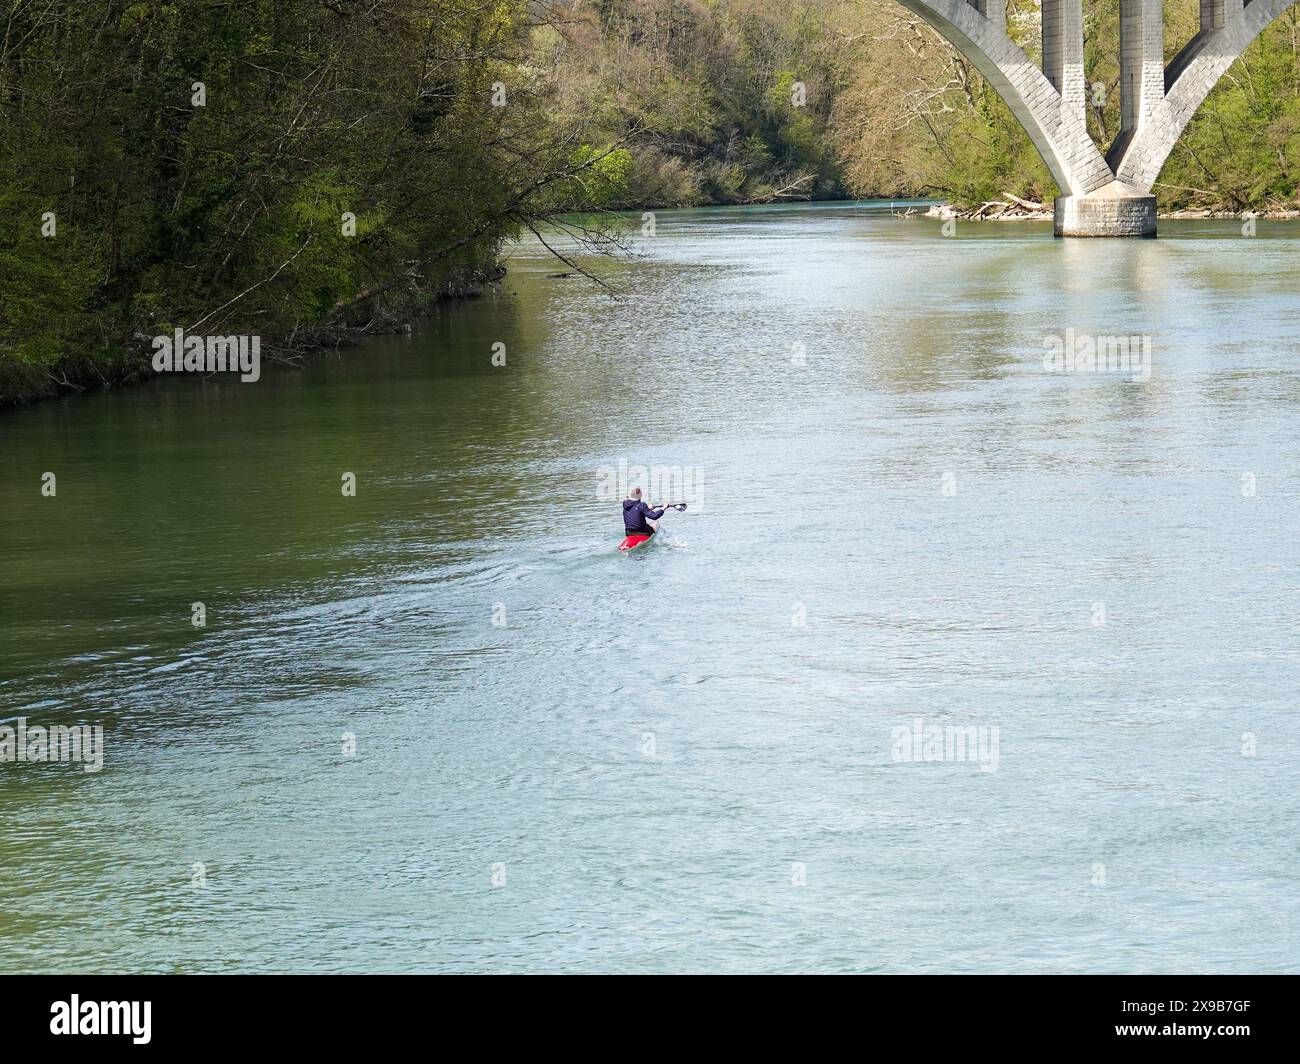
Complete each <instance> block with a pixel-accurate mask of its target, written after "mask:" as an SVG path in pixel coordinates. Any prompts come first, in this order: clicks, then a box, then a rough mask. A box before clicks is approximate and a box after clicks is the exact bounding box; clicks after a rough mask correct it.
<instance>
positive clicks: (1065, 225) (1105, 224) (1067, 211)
mask: <svg viewBox="0 0 1300 1064" xmlns="http://www.w3.org/2000/svg"><path fill="white" fill-rule="evenodd" d="M1055 208H1056V212H1055V213H1056V223H1055V228H1054V230H1053V231H1054V232H1055V234H1056V235H1057V236H1139V237H1143V236H1145V237H1152V236H1155V235H1156V198H1155V196H1153V195H1151V194H1150V193H1149V192H1142V191H1141V190H1140V189H1136V188H1134V187H1133V186H1132V185H1126V184H1124V182H1122V181H1112V182H1111V183H1110V184H1109V185H1106V186H1104V187H1103V188H1100V189H1098V190H1097V191H1096V192H1089V193H1088V194H1087V195H1086V196H1059V197H1057V199H1056V203H1055Z"/></svg>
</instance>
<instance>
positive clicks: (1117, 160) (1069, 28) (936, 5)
mask: <svg viewBox="0 0 1300 1064" xmlns="http://www.w3.org/2000/svg"><path fill="white" fill-rule="evenodd" d="M898 3H900V4H901V5H902V6H903V7H905V8H907V9H908V10H909V11H911V12H913V13H914V14H916V15H918V16H920V17H921V18H922V19H924V20H925V21H926V22H927V23H928V24H929V25H930V26H932V27H933V28H934V29H935V30H936V31H937V32H938V33H939V34H940V35H941V36H943V37H944V38H945V39H946V40H947V41H948V42H949V43H950V44H952V45H953V47H955V48H956V49H957V50H958V51H959V52H961V53H962V55H964V56H965V57H966V58H967V59H968V60H969V61H970V62H971V63H972V64H973V65H974V66H975V68H976V69H977V70H978V71H979V72H980V74H981V75H982V76H983V77H984V79H985V80H986V81H987V82H988V83H989V85H990V86H991V87H992V88H993V89H994V91H996V92H997V93H998V95H999V96H1001V97H1002V99H1003V100H1004V101H1005V102H1006V103H1007V106H1009V107H1010V108H1011V111H1012V113H1013V114H1014V115H1015V116H1016V119H1017V120H1018V121H1019V122H1020V124H1021V126H1023V127H1024V129H1025V132H1026V133H1028V135H1029V138H1030V140H1031V141H1032V142H1033V144H1034V147H1035V148H1036V149H1037V150H1038V153H1039V154H1040V155H1041V156H1042V158H1043V161H1044V162H1045V163H1046V164H1047V168H1048V170H1049V171H1050V172H1051V174H1052V178H1053V179H1054V180H1055V181H1056V183H1057V185H1058V186H1059V187H1060V190H1061V193H1062V195H1061V197H1060V198H1058V199H1057V201H1056V234H1057V235H1058V236H1154V235H1155V231H1156V215H1155V197H1154V196H1152V195H1151V189H1152V187H1153V186H1154V184H1155V182H1156V179H1157V178H1158V177H1159V176H1160V171H1161V169H1162V168H1163V167H1164V164H1165V162H1166V160H1167V159H1168V158H1169V155H1170V153H1171V152H1172V151H1173V149H1174V146H1175V145H1176V144H1177V143H1178V138H1179V137H1180V136H1181V135H1182V133H1183V131H1184V130H1185V129H1186V128H1187V124H1188V123H1189V122H1190V121H1191V119H1192V116H1193V115H1194V114H1195V113H1196V111H1197V110H1198V109H1199V108H1200V106H1201V104H1203V103H1204V102H1205V98H1206V97H1207V96H1208V95H1209V94H1210V91H1211V90H1212V89H1213V88H1214V86H1215V85H1216V84H1218V82H1219V79H1220V78H1222V77H1223V75H1224V73H1226V72H1227V70H1228V68H1229V67H1230V66H1232V64H1233V63H1234V62H1236V60H1237V59H1239V58H1240V57H1241V55H1242V53H1243V52H1244V51H1245V50H1246V48H1247V47H1249V45H1250V44H1251V43H1252V42H1253V41H1254V40H1255V38H1256V37H1258V36H1259V35H1260V33H1262V32H1263V31H1264V29H1265V28H1266V27H1267V26H1268V25H1269V24H1270V23H1271V22H1273V21H1274V20H1275V19H1277V18H1278V17H1279V16H1280V15H1282V14H1283V13H1284V12H1286V11H1287V10H1288V9H1289V8H1290V7H1292V6H1294V4H1295V3H1297V0H1201V29H1200V32H1199V33H1197V35H1196V36H1195V37H1194V38H1193V39H1192V40H1191V41H1190V42H1189V43H1188V45H1187V46H1186V47H1185V48H1184V49H1183V50H1182V51H1181V52H1180V53H1179V54H1178V55H1177V56H1176V57H1175V58H1174V60H1173V61H1172V62H1171V63H1170V64H1169V66H1168V68H1166V67H1165V63H1164V10H1163V5H1162V0H1120V56H1119V65H1120V103H1121V128H1120V132H1119V135H1118V136H1117V137H1116V139H1115V142H1114V143H1113V144H1112V145H1111V147H1110V149H1109V151H1107V152H1106V154H1105V155H1104V156H1103V155H1102V154H1101V152H1100V150H1099V149H1098V147H1097V145H1096V144H1095V143H1094V142H1093V140H1092V138H1091V136H1089V134H1088V124H1087V112H1086V106H1087V104H1086V95H1085V94H1086V74H1085V71H1084V66H1083V0H1042V12H1043V15H1042V27H1043V29H1042V32H1043V66H1042V69H1041V70H1040V69H1039V67H1038V66H1037V65H1035V64H1034V62H1033V61H1032V60H1031V59H1030V58H1029V57H1028V56H1027V55H1026V54H1025V52H1024V51H1023V50H1022V49H1021V48H1020V47H1018V46H1017V45H1016V44H1015V43H1014V42H1013V41H1012V40H1011V38H1010V37H1009V36H1008V34H1007V32H1006V0H898Z"/></svg>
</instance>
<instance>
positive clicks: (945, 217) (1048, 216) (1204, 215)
mask: <svg viewBox="0 0 1300 1064" xmlns="http://www.w3.org/2000/svg"><path fill="white" fill-rule="evenodd" d="M906 216H907V217H925V218H933V219H936V220H938V221H942V222H948V221H959V222H1050V221H1052V219H1053V216H1054V215H1053V210H1052V206H1051V204H1047V203H1037V202H1034V201H1032V200H1022V199H1019V198H1018V197H1016V196H1011V195H1007V196H1006V197H1005V198H1004V199H1001V200H990V201H989V202H987V203H982V204H980V205H979V206H978V207H954V206H953V205H952V204H950V203H939V204H936V205H935V206H933V207H931V208H930V209H929V210H928V211H925V212H924V214H922V213H921V212H920V211H909V212H907V215H906ZM1156 217H1158V218H1160V219H1162V220H1167V221H1177V220H1186V221H1194V220H1197V219H1219V220H1223V221H1228V220H1242V219H1248V218H1257V219H1260V220H1264V221H1278V222H1282V221H1293V220H1294V219H1296V218H1300V210H1271V211H1244V212H1243V211H1228V210H1212V209H1203V210H1201V209H1198V210H1188V209H1181V210H1174V211H1159V212H1158V213H1157V215H1156Z"/></svg>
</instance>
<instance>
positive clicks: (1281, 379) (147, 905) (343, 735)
mask: <svg viewBox="0 0 1300 1064" xmlns="http://www.w3.org/2000/svg"><path fill="white" fill-rule="evenodd" d="M629 225H630V226H631V227H632V228H633V235H634V236H636V239H637V254H636V257H635V258H633V259H630V260H616V261H605V260H603V259H600V258H598V257H593V256H586V257H584V258H583V262H584V263H587V264H589V265H590V266H591V267H592V268H594V269H596V270H598V271H599V272H600V273H601V274H602V276H604V277H605V278H606V279H607V280H608V281H609V282H610V283H611V284H612V285H613V286H614V287H615V288H616V290H617V295H616V296H611V295H610V294H607V293H606V292H604V291H602V290H601V289H599V288H598V287H596V286H595V285H593V284H592V283H590V282H588V281H586V280H585V279H583V278H582V277H579V276H571V277H555V276H551V275H553V274H556V273H559V272H565V271H566V270H567V268H566V267H564V266H563V265H561V264H559V263H557V262H556V261H555V260H553V259H550V258H548V257H547V255H546V254H545V252H544V251H543V250H542V249H541V248H540V247H539V246H538V245H537V244H535V243H525V244H521V245H519V246H518V247H516V248H513V249H512V250H511V252H510V257H509V261H508V266H509V274H508V277H507V279H506V281H505V283H504V286H503V288H502V290H501V292H500V293H498V294H495V295H489V296H487V297H485V298H483V299H479V300H474V301H467V302H460V303H454V304H445V305H443V306H442V307H441V308H440V309H439V310H438V311H437V313H436V314H435V316H434V317H433V318H432V319H430V320H429V321H427V322H425V323H422V324H419V325H417V326H416V328H415V330H414V333H413V334H412V335H411V336H409V337H406V336H397V337H384V338H379V339H375V340H372V341H368V342H366V343H365V344H363V345H361V346H358V347H354V348H350V349H344V350H343V351H341V352H339V353H337V354H330V355H325V356H321V357H318V358H313V359H311V360H309V361H308V362H307V363H306V364H305V365H303V366H302V367H299V368H293V367H282V366H268V367H266V368H265V370H264V372H263V375H262V379H261V380H260V381H258V382H257V383H255V384H244V383H240V382H239V381H238V380H236V379H235V378H233V377H222V378H213V379H210V380H207V381H204V380H199V379H195V378H190V377H183V376H182V377H172V378H169V379H166V380H158V381H154V382H150V383H149V384H146V385H144V386H141V387H138V388H134V389H129V390H124V391H117V392H103V393H98V394H92V395H88V396H84V397H75V398H70V399H66V400H59V401H52V402H46V403H42V404H38V405H36V406H33V407H30V408H27V409H22V410H18V411H10V412H5V413H3V414H0V545H2V546H3V559H4V560H3V564H2V565H0V645H2V646H3V667H2V668H0V724H5V725H8V726H10V727H14V726H16V724H17V721H18V718H24V719H25V720H26V721H27V722H28V724H29V725H32V724H36V723H41V724H54V723H62V724H83V723H84V724H89V725H98V726H102V728H103V735H104V761H103V768H102V770H101V771H98V772H87V771H84V770H83V769H84V767H85V766H81V765H75V764H54V765H51V764H41V763H36V764H32V763H0V906H2V907H3V911H4V912H5V914H6V916H5V920H4V926H3V929H0V971H52V972H71V971H118V970H126V971H160V972H194V971H201V972H234V971H289V972H307V971H312V972H341V971H392V972H424V971H475V972H536V971H565V972H601V971H633V972H667V971H728V972H730V971H760V972H766V971H851V972H899V971H908V972H940V971H957V972H977V971H1018V972H1055V971H1067V972H1121V971H1123V972H1128V971H1138V972H1153V971H1154V972H1167V971H1226V972H1236V971H1291V972H1295V971H1300V951H1298V950H1297V929H1298V928H1300V889H1298V887H1300V883H1298V879H1300V843H1298V841H1297V837H1296V824H1297V821H1298V820H1300V797H1298V796H1300V786H1298V784H1300V768H1298V766H1300V734H1298V732H1300V728H1298V727H1297V723H1298V721H1297V714H1298V712H1300V710H1298V709H1297V706H1298V702H1297V690H1298V689H1300V684H1298V682H1297V681H1300V652H1298V650H1297V631H1300V605H1298V601H1300V600H1298V599H1297V594H1296V592H1297V557H1296V556H1297V528H1300V495H1298V493H1297V475H1298V474H1300V432H1298V431H1297V424H1298V421H1297V413H1298V411H1300V372H1298V371H1300V362H1298V361H1297V360H1298V358H1300V354H1298V351H1297V344H1296V335H1297V308H1298V303H1297V296H1296V292H1297V289H1300V226H1297V225H1296V224H1294V223H1281V222H1279V223H1269V222H1263V221H1261V222H1260V223H1259V232H1258V235H1257V236H1255V237H1254V238H1248V237H1245V236H1243V235H1242V233H1241V231H1240V223H1233V222H1165V223H1162V232H1161V237H1160V239H1158V240H1156V241H1146V242H1123V241H1100V242H1095V243H1094V242H1084V241H1068V242H1062V241H1054V240H1052V239H1051V236H1050V226H1048V225H1042V224H1038V223H1003V224H1001V225H999V224H997V223H988V224H985V225H983V226H977V225H961V226H959V228H958V231H957V233H956V235H955V236H953V237H945V236H944V235H943V234H942V232H941V230H940V228H939V225H938V223H936V222H931V221H925V220H919V219H901V218H898V217H895V216H894V215H893V214H892V213H891V210H890V209H889V205H888V204H824V205H808V206H773V207H751V208H729V209H712V210H695V211H679V212H667V211H665V212H659V213H658V214H657V215H656V217H655V219H654V232H653V234H652V235H648V236H643V235H641V233H640V231H639V230H638V229H637V227H638V226H639V225H640V219H639V218H636V217H634V218H631V219H630V220H629ZM1087 336H1116V337H1134V338H1137V339H1135V340H1134V341H1133V343H1134V348H1133V350H1134V351H1138V350H1142V349H1143V346H1142V345H1143V344H1146V343H1149V348H1148V349H1147V350H1149V354H1150V361H1149V363H1147V364H1146V365H1145V370H1144V371H1142V372H1123V373H1100V372H1050V371H1049V369H1048V368H1047V367H1046V366H1045V361H1044V355H1045V352H1050V351H1051V350H1052V344H1053V343H1054V342H1056V341H1055V340H1054V339H1053V338H1057V339H1059V340H1061V341H1062V342H1064V341H1065V340H1066V339H1069V340H1070V341H1071V342H1074V341H1077V340H1078V338H1079V337H1087ZM494 345H504V347H499V346H494ZM494 353H495V354H496V356H497V358H496V361H497V362H500V361H501V360H502V358H501V356H502V355H504V362H505V364H504V365H497V364H494ZM1076 368H1077V367H1076ZM1130 368H1131V367H1130ZM620 463H622V464H623V465H622V467H621V468H623V469H625V470H627V471H628V472H627V476H629V477H631V478H632V479H641V478H642V476H643V474H642V473H638V472H636V470H637V468H638V467H640V468H642V469H644V470H645V473H644V476H645V477H646V478H649V477H652V476H654V477H658V480H657V481H655V482H653V483H655V484H657V485H659V486H661V492H660V495H661V496H662V491H663V490H671V489H672V488H676V487H677V486H678V485H679V484H680V486H681V487H682V488H683V490H687V491H688V492H689V494H690V496H691V498H690V500H689V507H688V509H687V510H686V512H684V513H678V512H675V511H670V512H669V513H668V515H667V516H666V517H665V518H664V523H663V528H662V530H661V533H660V536H659V537H658V539H657V541H656V542H654V543H652V544H651V545H650V546H649V547H646V548H643V549H641V550H639V551H637V552H634V553H631V554H625V555H620V554H619V553H618V552H617V551H616V550H615V547H616V545H617V543H618V541H619V539H620V538H621V535H622V532H621V521H620V512H619V504H618V501H617V498H611V497H610V496H611V495H617V488H618V487H621V486H622V485H619V484H618V483H617V481H618V471H619V470H620ZM47 472H52V473H54V474H55V477H56V481H55V484H56V494H54V495H52V496H51V495H48V494H43V493H42V484H43V480H42V477H43V474H45V473H47ZM349 473H350V474H353V475H354V477H355V484H356V490H355V495H350V494H345V493H344V490H343V489H344V480H345V475H346V474H349ZM674 478H677V479H676V480H675V479H674ZM665 483H667V484H669V485H670V487H669V488H663V487H662V485H664V484H665ZM647 486H648V487H649V486H650V485H649V484H648V485H647ZM652 499H654V501H675V500H667V499H664V498H662V497H660V498H655V496H654V494H653V493H652ZM196 603H202V604H203V606H202V611H201V616H200V615H198V614H196V611H195V604H196ZM196 619H197V620H200V621H201V622H202V627H198V626H196V624H195V621H196ZM918 722H919V723H918ZM936 727H937V728H940V729H945V728H946V729H949V731H948V732H946V733H945V735H947V736H949V737H951V735H952V734H954V730H956V729H968V728H971V729H975V730H976V731H975V732H963V734H969V735H975V734H978V737H979V742H980V744H981V745H979V747H978V750H979V751H980V754H981V756H980V757H979V758H973V757H970V756H968V757H965V758H963V757H960V756H958V754H959V753H960V748H959V747H958V748H952V747H951V743H949V745H948V746H945V747H944V757H943V758H942V759H929V758H928V756H920V757H918V756H917V754H918V750H919V749H920V748H919V745H913V743H912V742H911V740H910V739H906V740H904V741H902V742H900V736H902V735H908V736H910V735H911V734H913V730H914V729H915V730H917V733H918V734H921V735H928V734H930V733H929V732H927V731H926V729H932V728H936ZM900 729H901V731H900Z"/></svg>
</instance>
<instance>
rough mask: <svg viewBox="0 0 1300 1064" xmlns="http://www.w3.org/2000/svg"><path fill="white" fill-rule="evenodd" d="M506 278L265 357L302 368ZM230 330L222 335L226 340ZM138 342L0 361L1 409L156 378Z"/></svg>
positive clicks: (425, 299) (446, 285)
mask: <svg viewBox="0 0 1300 1064" xmlns="http://www.w3.org/2000/svg"><path fill="white" fill-rule="evenodd" d="M505 275H506V267H505V266H504V265H503V264H501V263H497V264H496V265H494V266H491V267H486V268H479V269H473V270H469V271H467V272H466V273H464V274H462V275H461V276H459V277H456V278H453V279H450V280H447V281H444V282H443V283H442V284H440V285H439V286H438V287H437V288H436V289H434V290H433V291H431V292H423V293H421V292H418V291H416V290H411V291H409V292H408V293H407V294H406V295H405V297H401V296H399V297H398V298H397V299H395V300H394V299H393V298H392V297H391V296H390V297H389V302H388V304H387V305H384V306H381V307H379V308H378V309H377V310H376V311H374V312H373V313H371V314H370V315H369V317H367V318H365V319H364V320H363V319H362V317H361V315H359V314H357V313H356V312H353V313H352V314H351V316H345V315H339V316H337V317H333V316H330V317H327V318H326V319H324V320H322V321H321V322H320V323H318V324H317V325H315V326H312V327H310V328H307V329H299V330H295V331H293V332H290V333H283V332H280V333H273V334H269V335H259V337H258V339H259V341H260V354H261V357H262V358H263V359H265V360H267V361H269V362H273V363H280V364H298V363H300V362H301V361H302V360H303V359H305V358H308V357H310V356H311V355H312V354H314V353H316V352H319V351H325V350H335V349H337V348H340V347H351V346H353V345H355V344H357V343H359V342H360V341H362V340H364V339H366V338H367V337H372V336H384V335H392V334H397V333H402V332H406V331H409V330H410V328H411V326H412V325H413V324H414V323H415V322H417V321H419V320H420V319H421V318H422V317H424V316H425V315H427V314H428V313H429V312H430V311H431V310H432V309H433V307H435V306H436V305H438V304H439V303H443V302H446V301H448V300H455V299H476V298H479V297H480V296H482V295H484V294H485V293H486V292H487V291H489V290H490V289H491V288H493V287H494V286H496V285H498V284H499V283H500V282H501V280H502V279H503V278H504V277H505ZM227 331H229V330H223V335H224V333H225V332H227ZM170 332H171V330H170V329H167V330H164V333H170ZM135 339H136V341H137V342H138V344H139V345H140V346H138V347H130V348H128V347H127V346H126V345H121V346H120V347H119V348H118V349H117V350H116V351H115V352H114V353H113V354H110V355H108V356H105V357H101V358H92V357H90V356H88V355H72V356H69V357H68V358H67V359H65V360H62V361H59V362H56V363H55V364H54V365H52V366H43V367H37V366H29V365H26V364H23V363H16V362H12V361H11V362H0V409H3V408H5V407H14V406H21V405H24V404H27V403H32V402H37V401H39V400H41V399H53V398H56V397H58V396H61V395H69V394H74V393H77V394H79V393H84V392H93V391H97V390H99V389H102V388H124V387H130V386H132V385H135V384H139V383H141V382H143V381H147V380H150V379H151V378H153V377H156V376H157V375H158V373H157V371H155V369H154V368H153V363H152V339H153V338H152V337H150V336H146V335H145V334H143V333H137V334H136V337H135ZM87 347H88V349H89V348H90V347H91V345H90V344H88V345H87Z"/></svg>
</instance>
